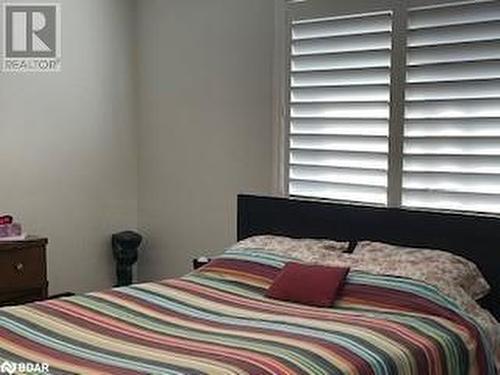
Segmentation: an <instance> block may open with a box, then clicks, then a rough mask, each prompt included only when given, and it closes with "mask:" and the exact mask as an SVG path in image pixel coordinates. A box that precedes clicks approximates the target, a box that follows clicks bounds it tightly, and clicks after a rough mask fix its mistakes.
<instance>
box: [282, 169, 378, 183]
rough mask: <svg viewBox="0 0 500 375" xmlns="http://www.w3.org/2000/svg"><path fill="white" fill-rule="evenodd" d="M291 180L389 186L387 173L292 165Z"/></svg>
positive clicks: (371, 170) (370, 170) (373, 170)
mask: <svg viewBox="0 0 500 375" xmlns="http://www.w3.org/2000/svg"><path fill="white" fill-rule="evenodd" d="M290 179H292V180H302V181H317V182H329V183H337V184H356V185H368V186H382V187H385V186H387V175H386V171H379V170H375V169H360V168H332V167H324V166H304V165H291V167H290Z"/></svg>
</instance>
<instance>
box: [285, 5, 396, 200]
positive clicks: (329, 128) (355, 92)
mask: <svg viewBox="0 0 500 375" xmlns="http://www.w3.org/2000/svg"><path fill="white" fill-rule="evenodd" d="M291 29H292V30H291V31H292V41H291V43H292V45H291V72H290V113H289V116H290V134H289V136H290V145H289V146H290V155H289V193H290V194H291V195H294V196H307V197H319V198H329V199H335V200H347V201H357V202H369V203H377V204H386V202H387V169H388V150H389V146H388V136H389V113H390V108H389V100H390V77H391V72H390V64H391V29H392V21H391V14H390V13H378V14H370V15H356V16H352V17H342V18H327V19H313V20H301V21H295V22H293V23H292V26H291Z"/></svg>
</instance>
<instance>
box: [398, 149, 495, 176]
mask: <svg viewBox="0 0 500 375" xmlns="http://www.w3.org/2000/svg"><path fill="white" fill-rule="evenodd" d="M403 170H404V171H407V172H429V171H432V172H448V173H489V174H500V156H499V155H496V156H495V155H444V154H441V155H408V154H406V155H405V157H404V161H403Z"/></svg>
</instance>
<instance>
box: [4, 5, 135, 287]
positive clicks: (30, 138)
mask: <svg viewBox="0 0 500 375" xmlns="http://www.w3.org/2000/svg"><path fill="white" fill-rule="evenodd" d="M61 3H62V23H63V37H62V39H63V49H62V51H63V67H62V69H63V70H62V72H61V73H55V74H19V75H14V74H7V73H0V115H1V118H0V211H5V212H12V213H13V214H15V215H16V217H18V218H19V219H20V220H21V221H22V223H23V224H24V225H25V227H26V229H27V230H28V231H29V232H30V233H36V234H40V235H43V236H48V237H49V239H50V245H49V252H48V259H49V279H50V291H51V293H58V292H61V291H66V290H72V291H88V290H95V289H102V288H107V287H110V286H111V285H112V282H113V278H114V274H113V263H112V257H111V255H110V251H109V243H108V242H109V235H110V234H111V233H112V232H113V231H116V230H119V229H123V228H129V227H130V228H135V227H136V226H137V190H138V189H137V143H136V142H137V137H136V135H137V129H136V126H135V125H136V121H135V118H134V116H135V111H134V105H136V100H135V89H134V83H135V81H134V78H133V74H134V68H135V65H134V60H133V57H134V48H135V43H134V38H135V17H136V14H135V11H136V9H135V2H134V1H128V0H85V1H82V0H62V1H61ZM2 38H3V36H2ZM2 40H3V39H2Z"/></svg>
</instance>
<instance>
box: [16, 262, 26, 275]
mask: <svg viewBox="0 0 500 375" xmlns="http://www.w3.org/2000/svg"><path fill="white" fill-rule="evenodd" d="M14 268H15V269H16V271H17V272H19V273H21V272H23V270H24V264H22V263H17V264H16V265H14Z"/></svg>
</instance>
